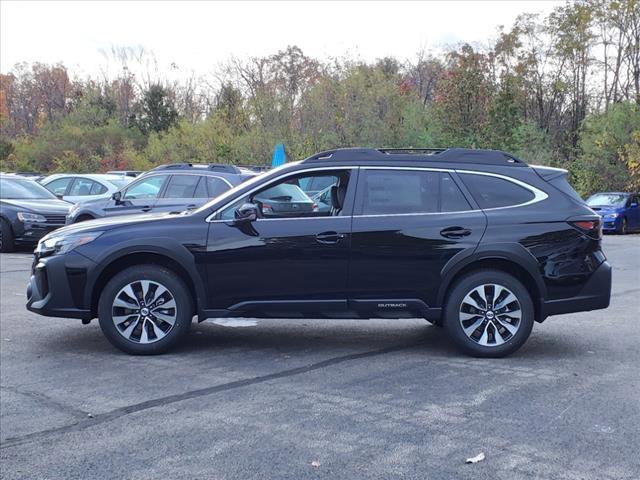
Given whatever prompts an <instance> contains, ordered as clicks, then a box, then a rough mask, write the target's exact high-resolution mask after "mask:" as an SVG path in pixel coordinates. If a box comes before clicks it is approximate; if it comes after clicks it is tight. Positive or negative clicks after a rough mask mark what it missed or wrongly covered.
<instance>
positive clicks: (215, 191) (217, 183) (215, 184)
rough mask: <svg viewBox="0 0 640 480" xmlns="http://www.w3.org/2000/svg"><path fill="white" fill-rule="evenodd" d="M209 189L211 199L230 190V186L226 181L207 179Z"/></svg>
mask: <svg viewBox="0 0 640 480" xmlns="http://www.w3.org/2000/svg"><path fill="white" fill-rule="evenodd" d="M207 188H208V190H209V198H215V197H217V196H218V195H221V194H223V193H224V192H226V191H227V190H229V188H230V187H229V185H227V182H225V181H224V180H220V179H219V178H216V177H207Z"/></svg>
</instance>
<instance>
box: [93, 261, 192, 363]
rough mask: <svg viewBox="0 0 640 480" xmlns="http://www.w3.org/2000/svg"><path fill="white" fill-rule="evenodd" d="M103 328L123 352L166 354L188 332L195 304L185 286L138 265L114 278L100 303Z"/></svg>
mask: <svg viewBox="0 0 640 480" xmlns="http://www.w3.org/2000/svg"><path fill="white" fill-rule="evenodd" d="M98 317H99V321H100V328H101V329H102V331H103V333H104V334H105V336H106V337H107V339H108V340H109V341H110V342H111V343H112V344H113V345H114V346H116V347H118V348H119V349H120V350H122V351H124V352H126V353H130V354H134V355H153V354H159V353H164V352H166V351H168V350H169V349H171V348H172V347H173V346H175V345H176V343H178V342H179V341H180V340H181V339H182V338H183V337H184V336H185V335H186V334H187V332H188V331H189V327H190V326H191V320H192V318H193V303H192V300H191V295H190V293H189V290H188V289H187V287H186V286H185V284H184V282H183V281H182V280H181V279H180V277H178V276H177V275H176V274H174V273H173V272H171V271H170V270H168V269H166V268H164V267H161V266H157V265H136V266H133V267H130V268H127V269H126V270H123V271H122V272H120V273H118V274H117V275H115V276H114V277H113V278H112V279H111V280H110V281H109V282H108V283H107V285H106V286H105V287H104V289H103V290H102V293H101V295H100V300H99V303H98Z"/></svg>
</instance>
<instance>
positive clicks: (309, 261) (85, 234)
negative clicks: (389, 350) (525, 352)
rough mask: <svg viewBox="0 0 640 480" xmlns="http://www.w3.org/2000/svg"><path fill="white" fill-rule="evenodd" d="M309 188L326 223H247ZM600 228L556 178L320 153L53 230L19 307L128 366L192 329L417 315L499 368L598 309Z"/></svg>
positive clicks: (463, 156) (553, 173)
mask: <svg viewBox="0 0 640 480" xmlns="http://www.w3.org/2000/svg"><path fill="white" fill-rule="evenodd" d="M320 176H322V177H327V176H330V177H332V181H333V184H334V185H333V187H332V188H331V208H330V209H328V210H327V209H323V210H320V209H300V212H299V214H298V215H296V214H294V213H293V210H294V209H295V207H292V208H291V209H287V211H286V215H280V214H279V213H278V212H277V211H276V210H274V209H272V208H266V207H265V200H264V199H269V198H272V195H271V194H272V193H273V192H276V193H277V192H282V191H283V190H284V191H286V190H287V189H282V188H280V187H281V186H282V185H283V184H289V185H296V186H299V185H302V184H306V183H308V181H309V178H310V177H320ZM276 196H277V197H278V201H280V202H286V201H287V198H285V197H286V195H284V194H283V195H280V194H277V195H276ZM258 199H261V200H258ZM289 200H290V201H292V202H293V200H294V199H293V198H292V199H289ZM600 222H601V220H600V218H599V217H598V215H596V214H594V212H593V211H591V210H590V209H589V208H588V207H587V206H586V205H585V204H584V203H583V201H582V200H581V199H580V197H579V196H578V195H577V194H576V193H575V192H574V191H573V189H572V188H571V187H570V186H569V184H568V183H567V181H566V171H564V170H559V169H553V168H546V167H533V166H528V165H527V164H526V163H524V162H523V161H521V160H519V159H517V158H515V157H514V156H512V155H509V154H507V153H504V152H500V151H489V150H467V149H445V150H411V149H406V150H374V149H338V150H332V151H327V152H322V153H319V154H316V155H313V156H312V157H309V158H307V159H306V160H303V161H301V162H297V163H290V164H286V165H284V166H282V167H280V168H277V169H275V170H272V171H271V172H268V173H266V174H263V175H261V176H259V177H255V178H253V179H251V180H249V181H247V182H245V183H243V184H241V185H239V186H237V187H235V188H233V189H231V190H229V191H227V192H226V193H224V194H223V195H221V196H219V197H217V198H215V199H214V200H212V201H211V202H209V203H207V204H206V205H204V206H202V207H201V208H199V209H197V210H194V211H185V212H182V213H165V214H148V215H138V216H129V217H121V218H110V219H98V220H93V221H88V222H83V223H81V224H78V225H71V226H67V227H65V228H62V229H60V230H57V231H56V232H54V233H52V234H50V235H49V236H47V237H45V238H43V239H42V240H41V241H40V243H39V244H38V247H37V249H36V252H35V261H34V264H33V276H32V277H31V281H30V284H29V286H28V290H27V297H28V302H27V308H28V309H29V310H31V311H34V312H37V313H39V314H42V315H48V316H57V317H72V318H80V319H82V320H83V322H84V323H88V321H89V320H90V319H92V318H94V317H96V316H97V317H98V318H99V321H100V326H101V328H102V330H103V332H104V334H105V335H106V336H107V338H108V339H109V340H110V341H111V343H113V344H114V345H115V346H116V347H118V348H120V349H121V350H124V351H125V352H128V353H132V354H154V353H161V352H165V351H167V350H168V349H169V348H171V347H173V346H174V345H175V344H176V343H177V342H178V341H179V340H181V339H182V338H183V337H184V336H185V334H186V333H187V331H188V329H189V326H190V324H191V321H192V318H193V316H194V315H197V317H198V320H199V321H201V320H205V319H206V318H210V317H247V316H248V317H277V318H284V317H294V318H301V317H306V318H373V317H383V318H390V319H394V318H402V317H424V318H426V319H427V320H429V321H431V322H433V323H435V324H437V325H442V326H444V327H445V328H446V330H447V331H448V333H449V335H450V337H451V339H452V340H453V341H454V342H455V344H456V345H458V346H459V347H460V348H461V349H462V350H463V351H465V352H467V353H469V354H472V355H476V356H484V357H499V356H504V355H507V354H509V353H512V352H514V351H515V350H517V349H518V348H519V347H520V346H521V345H522V344H523V343H524V342H525V340H526V339H527V337H528V336H529V334H530V332H531V328H532V326H533V323H534V321H537V322H542V321H543V320H545V319H546V318H547V317H548V316H550V315H556V314H561V313H568V312H578V311H585V310H595V309H601V308H606V307H607V306H608V305H609V297H610V290H611V267H610V266H609V264H608V263H607V261H606V259H605V256H604V254H603V253H602V250H601V245H600V243H601V223H600Z"/></svg>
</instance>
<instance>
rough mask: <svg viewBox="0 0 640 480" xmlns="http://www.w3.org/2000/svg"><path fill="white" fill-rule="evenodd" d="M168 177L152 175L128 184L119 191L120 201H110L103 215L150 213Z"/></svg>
mask: <svg viewBox="0 0 640 480" xmlns="http://www.w3.org/2000/svg"><path fill="white" fill-rule="evenodd" d="M168 178H169V175H166V174H153V175H147V176H145V177H142V178H140V179H139V180H137V181H134V182H132V183H130V184H129V185H128V186H127V188H126V189H124V190H122V191H121V197H120V200H118V201H116V200H113V199H110V200H109V201H108V202H107V205H106V206H105V207H104V211H105V215H107V216H113V215H131V214H134V213H146V212H151V211H152V210H153V207H154V206H155V204H156V201H157V200H158V197H159V196H160V193H161V192H162V189H163V188H164V186H165V183H166V182H167V180H168Z"/></svg>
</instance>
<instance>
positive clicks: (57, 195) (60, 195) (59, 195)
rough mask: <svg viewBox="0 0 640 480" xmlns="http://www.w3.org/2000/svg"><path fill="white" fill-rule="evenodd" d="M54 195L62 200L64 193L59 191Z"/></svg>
mask: <svg viewBox="0 0 640 480" xmlns="http://www.w3.org/2000/svg"><path fill="white" fill-rule="evenodd" d="M55 196H56V198H57V199H58V200H64V195H62V194H61V193H56V194H55Z"/></svg>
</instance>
